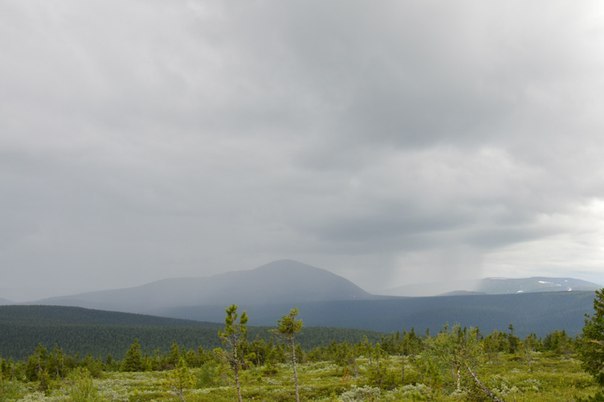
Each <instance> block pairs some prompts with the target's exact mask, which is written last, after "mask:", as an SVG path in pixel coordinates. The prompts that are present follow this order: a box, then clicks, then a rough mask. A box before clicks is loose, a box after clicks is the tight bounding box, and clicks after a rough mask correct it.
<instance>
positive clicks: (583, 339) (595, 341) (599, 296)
mask: <svg viewBox="0 0 604 402" xmlns="http://www.w3.org/2000/svg"><path fill="white" fill-rule="evenodd" d="M593 305H594V314H593V315H591V316H588V315H586V316H585V326H584V327H583V332H582V333H581V336H580V338H579V342H578V345H577V346H578V352H579V356H580V358H581V361H582V362H583V369H584V370H585V371H587V372H588V373H590V374H591V375H592V376H593V377H594V378H595V379H596V381H597V382H598V383H599V384H600V385H603V386H604V289H600V290H597V291H596V296H595V298H594V304H593Z"/></svg>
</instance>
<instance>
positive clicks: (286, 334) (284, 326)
mask: <svg viewBox="0 0 604 402" xmlns="http://www.w3.org/2000/svg"><path fill="white" fill-rule="evenodd" d="M297 316H298V309H297V308H292V309H291V310H290V311H289V314H287V315H284V316H283V317H281V319H280V320H279V321H278V323H277V331H278V333H279V334H280V335H281V336H282V337H283V338H284V339H285V340H286V341H287V343H288V344H289V347H290V349H291V364H292V370H293V372H294V386H295V389H296V402H300V391H299V389H298V370H297V367H296V334H297V333H298V332H300V330H302V320H298V319H296V317H297Z"/></svg>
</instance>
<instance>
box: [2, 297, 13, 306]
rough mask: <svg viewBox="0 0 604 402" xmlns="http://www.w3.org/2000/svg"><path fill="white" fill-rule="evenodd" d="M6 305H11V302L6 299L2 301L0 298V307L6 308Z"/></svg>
mask: <svg viewBox="0 0 604 402" xmlns="http://www.w3.org/2000/svg"><path fill="white" fill-rule="evenodd" d="M8 304H13V302H12V301H10V300H8V299H3V298H2V297H0V306H6V305H8Z"/></svg>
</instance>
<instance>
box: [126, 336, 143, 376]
mask: <svg viewBox="0 0 604 402" xmlns="http://www.w3.org/2000/svg"><path fill="white" fill-rule="evenodd" d="M144 368H145V365H144V364H143V353H142V352H141V344H140V343H139V341H138V339H135V340H134V342H132V345H130V349H128V352H126V357H124V362H123V363H122V371H144Z"/></svg>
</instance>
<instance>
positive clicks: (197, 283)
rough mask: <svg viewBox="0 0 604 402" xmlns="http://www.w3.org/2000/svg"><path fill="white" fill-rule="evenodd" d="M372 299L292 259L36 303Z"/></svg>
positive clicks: (123, 305)
mask: <svg viewBox="0 0 604 402" xmlns="http://www.w3.org/2000/svg"><path fill="white" fill-rule="evenodd" d="M372 297H373V296H372V295H370V294H369V293H367V292H365V291H364V290H363V289H361V288H360V287H358V286H357V285H355V284H354V283H352V282H351V281H349V280H347V279H345V278H342V277H341V276H338V275H335V274H333V273H331V272H329V271H327V270H324V269H321V268H316V267H313V266H310V265H306V264H303V263H301V262H297V261H293V260H279V261H274V262H271V263H269V264H266V265H262V266H260V267H258V268H255V269H252V270H247V271H232V272H227V273H224V274H219V275H214V276H210V277H199V278H173V279H164V280H160V281H156V282H151V283H148V284H146V285H142V286H137V287H132V288H125V289H113V290H104V291H97V292H89V293H82V294H77V295H70V296H62V297H53V298H48V299H43V300H39V301H37V302H36V304H50V305H61V306H80V307H86V308H94V309H101V310H111V311H123V312H134V313H157V312H159V311H164V310H165V309H168V308H173V307H179V306H191V305H215V306H226V305H230V304H233V303H234V304H240V305H252V304H253V305H261V304H288V303H289V304H296V303H302V302H316V301H330V300H359V299H369V298H372Z"/></svg>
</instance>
